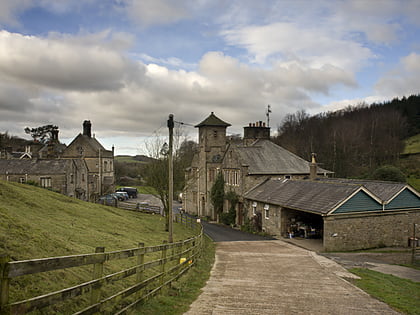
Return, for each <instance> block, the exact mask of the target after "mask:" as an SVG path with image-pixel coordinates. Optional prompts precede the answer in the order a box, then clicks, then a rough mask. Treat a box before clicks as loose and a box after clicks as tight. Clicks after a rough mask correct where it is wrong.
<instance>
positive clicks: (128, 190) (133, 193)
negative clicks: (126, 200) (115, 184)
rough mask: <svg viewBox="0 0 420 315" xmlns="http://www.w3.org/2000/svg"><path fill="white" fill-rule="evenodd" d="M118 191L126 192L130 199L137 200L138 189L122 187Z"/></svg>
mask: <svg viewBox="0 0 420 315" xmlns="http://www.w3.org/2000/svg"><path fill="white" fill-rule="evenodd" d="M118 191H125V192H126V193H127V194H128V196H129V197H130V198H137V188H134V187H121V188H118V189H117V190H116V192H118Z"/></svg>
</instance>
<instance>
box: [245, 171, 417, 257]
mask: <svg viewBox="0 0 420 315" xmlns="http://www.w3.org/2000/svg"><path fill="white" fill-rule="evenodd" d="M245 200H246V201H245V208H246V209H247V214H248V217H250V218H253V217H256V216H260V217H261V219H262V222H261V223H262V224H261V225H262V229H263V230H264V231H266V232H267V233H270V234H272V235H276V236H278V237H304V238H318V239H319V240H320V242H322V244H323V248H324V250H326V251H347V250H356V249H365V248H373V247H384V246H407V245H408V239H409V237H410V236H412V235H413V229H414V223H418V222H420V194H419V193H418V192H417V191H415V190H414V189H413V188H412V187H410V186H409V185H406V184H404V183H393V182H379V181H362V180H349V179H331V178H328V179H325V178H324V179H316V180H309V179H307V180H303V179H300V180H299V179H298V180H296V179H274V180H267V181H265V182H264V183H262V184H260V185H258V186H257V187H255V188H253V189H251V190H250V191H248V192H247V193H246V194H245ZM418 232H419V231H417V233H418Z"/></svg>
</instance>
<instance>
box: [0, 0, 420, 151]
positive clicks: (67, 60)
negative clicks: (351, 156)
mask: <svg viewBox="0 0 420 315" xmlns="http://www.w3.org/2000/svg"><path fill="white" fill-rule="evenodd" d="M419 16H420V1H418V0H399V1H398V0H360V1H338V0H337V1H330V0H328V1H327V0H326V1H323V0H316V1H313V0H291V1H287V0H282V1H280V0H278V1H270V0H258V1H255V0H77V1H75V0H1V1H0V132H5V131H8V132H9V134H13V135H18V136H22V137H25V138H28V135H25V133H24V131H23V130H24V128H25V127H26V126H29V127H38V126H42V125H46V124H55V125H58V126H59V129H60V139H61V140H62V141H64V142H67V143H68V141H69V140H71V139H72V138H74V137H75V136H76V135H77V134H78V133H79V132H81V129H82V122H83V120H85V119H89V120H91V122H92V125H93V126H92V128H93V132H94V133H95V134H96V137H97V138H98V139H99V140H100V141H101V142H102V143H103V144H104V145H105V146H106V147H107V148H108V149H110V148H111V146H112V145H115V149H116V154H133V155H134V154H143V153H145V150H144V149H143V147H144V142H145V141H146V142H147V141H148V139H151V138H152V137H153V135H154V133H156V132H158V133H160V134H165V133H167V128H166V120H167V118H168V115H169V114H170V113H172V114H174V116H175V120H176V121H178V122H184V123H185V124H184V125H183V126H184V127H183V128H184V132H185V133H187V134H190V137H191V139H192V140H196V131H197V130H196V129H195V128H192V127H190V126H189V124H192V125H194V124H197V123H199V122H200V121H202V120H203V119H204V118H206V117H207V116H208V115H209V114H210V112H212V111H213V112H215V114H216V115H217V116H218V117H219V118H221V119H223V120H225V121H227V122H229V123H231V124H232V127H230V128H229V129H228V131H229V132H230V133H232V134H234V133H241V132H242V127H243V126H246V125H247V124H248V123H249V122H254V121H257V120H263V121H265V120H266V115H265V113H266V108H267V105H268V104H270V106H271V110H272V113H271V116H270V126H271V127H272V129H277V126H278V125H279V124H280V122H281V120H282V118H283V117H284V115H286V114H288V113H294V112H296V111H297V110H300V109H304V110H306V111H307V112H308V113H311V114H313V113H317V112H321V111H326V110H332V109H337V108H341V107H344V106H346V105H348V104H358V103H361V102H363V101H365V102H367V103H371V102H373V101H383V100H390V99H392V98H394V97H401V96H404V95H406V96H408V95H411V94H418V93H419V92H420V80H419V79H418V73H419V72H420V19H419ZM145 139H146V140H145Z"/></svg>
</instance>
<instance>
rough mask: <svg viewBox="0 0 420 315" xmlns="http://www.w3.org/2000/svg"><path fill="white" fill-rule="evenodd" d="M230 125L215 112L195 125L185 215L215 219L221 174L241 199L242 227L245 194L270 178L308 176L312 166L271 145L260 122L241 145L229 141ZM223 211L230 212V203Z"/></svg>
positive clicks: (239, 219)
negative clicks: (214, 203)
mask: <svg viewBox="0 0 420 315" xmlns="http://www.w3.org/2000/svg"><path fill="white" fill-rule="evenodd" d="M229 126H230V124H229V123H226V122H224V121H222V120H221V119H219V118H218V117H216V116H215V115H214V113H213V112H212V113H211V114H210V116H209V117H207V118H206V119H205V120H204V121H202V122H201V123H199V124H198V125H196V126H195V127H197V128H198V132H199V151H198V152H197V153H196V154H195V156H194V159H193V162H192V165H191V167H190V168H189V169H188V170H187V174H186V176H187V185H186V187H185V190H184V192H183V202H184V208H185V211H186V212H188V213H191V214H196V215H199V216H207V217H209V218H211V219H216V217H217V214H216V213H215V211H214V209H213V206H212V204H211V201H210V191H211V187H212V186H213V184H214V181H215V179H216V175H217V173H218V172H222V173H223V176H224V180H225V183H226V186H225V191H233V192H235V193H236V194H237V195H238V197H239V203H238V204H237V206H236V213H237V215H236V220H237V224H239V225H241V224H242V223H243V219H244V208H243V203H244V198H243V196H244V194H245V192H246V191H248V190H249V189H251V188H252V187H254V186H256V185H258V184H260V183H262V182H263V181H264V180H266V179H269V178H303V177H308V176H309V175H310V163H309V162H308V161H306V160H304V159H302V158H300V157H298V156H296V155H295V154H293V153H291V152H289V151H287V150H286V149H284V148H282V147H280V146H278V145H276V144H275V143H273V142H271V141H270V128H269V127H266V126H265V124H264V123H263V122H261V121H260V122H257V123H253V124H249V126H247V127H244V138H243V141H242V142H241V143H237V142H236V141H233V140H230V139H228V138H227V136H226V129H227V127H229ZM317 171H318V175H321V176H327V175H328V174H330V173H331V172H329V171H327V170H323V169H321V168H318V170H317ZM224 208H225V210H226V211H227V209H228V208H229V204H228V203H226V205H225V207H224Z"/></svg>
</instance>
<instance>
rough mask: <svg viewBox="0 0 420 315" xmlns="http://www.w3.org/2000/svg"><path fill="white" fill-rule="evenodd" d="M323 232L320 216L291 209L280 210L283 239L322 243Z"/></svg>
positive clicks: (322, 222)
mask: <svg viewBox="0 0 420 315" xmlns="http://www.w3.org/2000/svg"><path fill="white" fill-rule="evenodd" d="M323 232H324V220H323V218H322V216H320V215H318V214H314V213H309V212H304V211H297V210H292V209H283V210H282V234H283V235H284V236H285V237H288V238H295V237H299V238H303V239H319V240H321V241H322V238H323Z"/></svg>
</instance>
